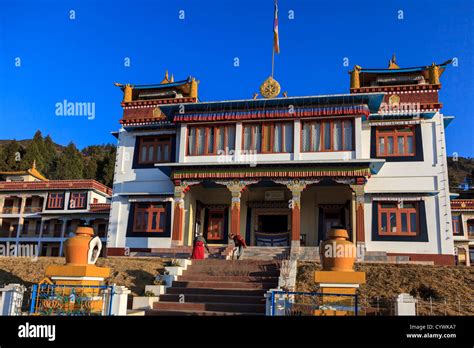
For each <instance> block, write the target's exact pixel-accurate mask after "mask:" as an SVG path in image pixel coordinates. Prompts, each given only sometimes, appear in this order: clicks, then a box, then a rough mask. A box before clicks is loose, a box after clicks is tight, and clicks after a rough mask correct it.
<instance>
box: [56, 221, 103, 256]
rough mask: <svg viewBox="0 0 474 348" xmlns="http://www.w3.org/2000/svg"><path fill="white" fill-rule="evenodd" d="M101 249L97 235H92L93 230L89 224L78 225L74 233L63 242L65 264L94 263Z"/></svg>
mask: <svg viewBox="0 0 474 348" xmlns="http://www.w3.org/2000/svg"><path fill="white" fill-rule="evenodd" d="M101 250H102V242H101V240H100V238H99V237H94V230H93V228H92V227H89V226H79V227H78V228H77V230H76V235H75V236H74V237H71V238H69V239H68V240H67V241H66V242H65V243H64V254H65V256H66V264H72V265H94V264H95V263H96V261H97V259H98V258H99V255H100V251H101Z"/></svg>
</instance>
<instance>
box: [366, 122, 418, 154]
mask: <svg viewBox="0 0 474 348" xmlns="http://www.w3.org/2000/svg"><path fill="white" fill-rule="evenodd" d="M401 128H409V129H410V131H402V130H401ZM381 130H392V131H391V132H383V133H382V132H380V131H381ZM409 136H411V137H413V153H408V137H409ZM389 137H393V153H392V154H389V153H388V138H389ZM399 137H403V138H404V139H405V140H404V153H402V154H400V153H398V138H399ZM380 138H384V141H385V153H380V145H379V139H380ZM375 153H376V156H377V157H415V156H416V135H415V126H414V125H408V126H401V127H400V126H396V127H376V129H375Z"/></svg>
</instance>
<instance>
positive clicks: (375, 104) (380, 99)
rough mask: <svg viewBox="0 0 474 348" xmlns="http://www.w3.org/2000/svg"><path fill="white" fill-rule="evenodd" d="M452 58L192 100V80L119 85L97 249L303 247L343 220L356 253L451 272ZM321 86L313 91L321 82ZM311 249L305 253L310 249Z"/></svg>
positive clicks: (120, 251)
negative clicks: (446, 96) (341, 81)
mask: <svg viewBox="0 0 474 348" xmlns="http://www.w3.org/2000/svg"><path fill="white" fill-rule="evenodd" d="M449 63H450V62H445V63H442V64H434V63H433V64H432V65H428V66H421V67H413V68H400V67H399V66H398V65H397V64H396V62H395V59H392V60H391V61H390V64H389V67H388V68H386V69H363V68H361V67H359V66H355V67H354V70H353V71H351V72H350V74H351V87H350V94H337V95H315V96H302V97H288V96H287V94H286V93H284V94H283V96H284V97H277V96H278V94H279V92H280V86H279V84H278V83H277V82H276V81H275V80H273V79H272V78H269V79H268V80H267V81H266V82H265V83H264V84H263V85H262V86H261V89H260V91H261V94H262V95H263V96H264V97H265V99H261V98H257V96H256V97H255V98H254V99H246V100H227V101H215V102H201V101H199V100H198V95H197V87H198V86H197V81H196V80H195V79H194V78H189V79H187V80H183V81H174V80H173V79H172V78H169V77H168V75H166V76H165V78H164V80H163V81H162V82H161V83H159V84H155V85H128V84H127V85H119V86H120V87H121V89H122V91H123V93H124V99H123V101H122V107H123V117H122V119H121V120H120V123H121V125H122V127H121V129H120V130H119V132H118V133H117V138H118V151H117V164H116V172H115V176H114V194H113V198H112V210H111V223H110V230H109V235H108V246H109V248H108V254H109V255H124V254H128V252H130V251H131V252H133V251H137V252H147V251H148V252H152V251H156V250H158V249H163V248H172V247H173V248H175V247H179V246H189V245H191V244H192V241H193V237H194V236H195V235H196V234H197V233H202V234H203V235H204V237H205V238H206V239H207V240H208V242H209V243H210V244H215V245H226V244H227V241H228V235H229V233H230V232H233V233H238V234H241V235H242V236H243V237H244V238H245V239H246V241H247V244H249V245H252V246H282V247H287V248H294V250H302V249H301V248H304V247H315V246H318V245H319V243H320V242H321V240H323V239H324V238H325V235H326V233H327V231H328V229H329V228H331V226H335V225H337V226H343V227H344V228H346V229H347V230H348V231H349V234H350V238H351V240H352V241H354V242H357V244H359V245H361V246H362V247H364V248H365V250H366V251H367V252H374V253H375V252H377V253H385V254H386V255H387V257H392V258H404V259H405V260H412V261H432V262H434V263H437V264H454V260H455V259H454V241H453V234H452V228H451V210H450V205H449V185H448V174H447V161H446V159H447V158H446V143H445V127H446V126H447V125H448V124H449V122H450V121H451V120H452V119H453V117H451V116H445V115H443V114H442V113H441V108H442V103H441V102H440V101H439V99H438V92H439V90H440V89H441V83H440V76H441V74H442V73H443V71H444V70H445V68H446V66H447V65H448V64H449ZM320 83H324V82H323V81H320ZM308 250H309V249H308Z"/></svg>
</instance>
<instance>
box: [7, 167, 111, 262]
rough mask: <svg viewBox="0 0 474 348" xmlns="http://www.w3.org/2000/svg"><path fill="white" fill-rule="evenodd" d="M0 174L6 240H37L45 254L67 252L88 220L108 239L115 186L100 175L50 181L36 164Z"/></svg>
mask: <svg viewBox="0 0 474 348" xmlns="http://www.w3.org/2000/svg"><path fill="white" fill-rule="evenodd" d="M0 176H3V177H5V181H0V244H3V245H5V246H7V245H10V246H11V245H13V244H15V245H25V244H28V245H35V246H37V247H38V251H39V253H40V255H41V256H61V255H63V243H64V241H65V240H66V239H67V237H68V236H69V234H70V233H72V232H74V231H75V230H76V227H77V226H78V225H80V224H84V223H87V224H90V225H91V226H92V227H93V228H94V231H95V233H96V234H97V235H98V236H100V237H101V239H102V241H103V243H104V244H105V242H106V237H107V229H108V220H109V212H110V196H111V194H112V190H111V189H110V188H108V187H106V186H104V185H102V184H101V183H99V182H97V181H95V180H48V179H46V178H45V177H44V176H43V175H41V173H40V172H39V171H38V170H37V169H36V167H35V165H34V164H33V166H32V167H31V168H30V169H28V170H25V171H17V172H0Z"/></svg>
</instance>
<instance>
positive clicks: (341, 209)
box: [318, 204, 351, 245]
mask: <svg viewBox="0 0 474 348" xmlns="http://www.w3.org/2000/svg"><path fill="white" fill-rule="evenodd" d="M348 220H349V219H346V205H345V204H320V205H319V224H318V225H319V228H318V245H319V243H320V242H321V241H323V240H325V239H326V238H327V235H328V232H329V231H330V230H331V228H333V227H342V228H345V229H347V230H348V227H347V223H346V222H347V221H348ZM348 232H349V230H348ZM350 235H351V234H350V233H349V236H350Z"/></svg>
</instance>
